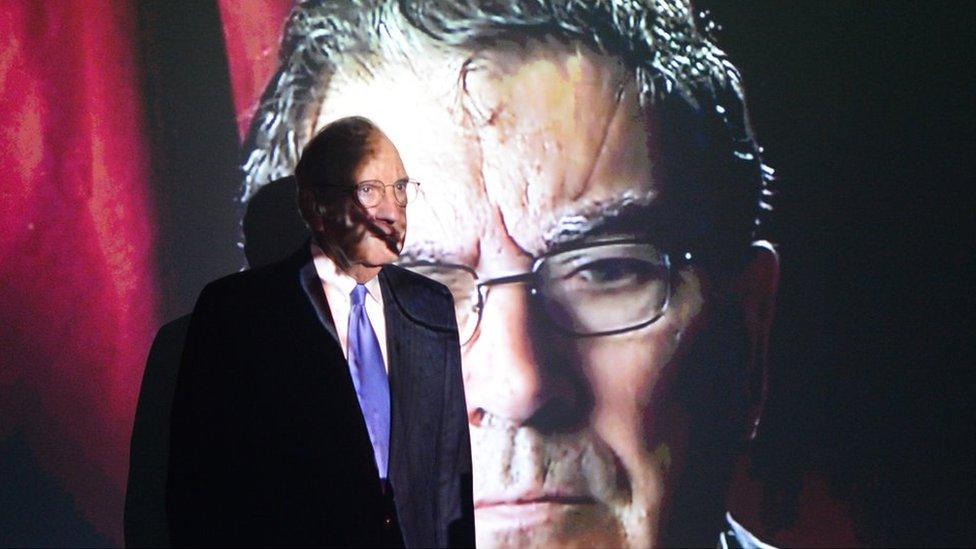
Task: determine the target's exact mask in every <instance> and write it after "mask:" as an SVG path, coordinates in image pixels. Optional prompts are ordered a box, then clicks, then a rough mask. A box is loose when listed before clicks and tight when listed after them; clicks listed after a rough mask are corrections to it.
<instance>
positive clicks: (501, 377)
mask: <svg viewBox="0 0 976 549" xmlns="http://www.w3.org/2000/svg"><path fill="white" fill-rule="evenodd" d="M538 321H539V319H535V318H534V314H533V310H532V304H531V300H530V296H529V295H528V292H527V290H526V288H525V286H523V285H521V284H512V285H504V286H496V287H493V288H491V290H490V296H489V298H488V299H487V301H486V302H485V309H484V312H483V313H482V317H481V324H480V326H479V329H478V334H477V336H476V339H475V340H473V341H472V342H471V344H470V345H469V346H468V347H467V349H466V350H465V355H464V361H465V370H466V372H465V373H466V375H465V390H466V393H467V397H468V399H467V401H468V417H469V421H470V422H471V424H472V425H475V426H477V425H482V424H483V423H484V422H490V421H493V420H496V419H501V420H503V421H505V422H507V423H511V424H515V425H517V426H520V427H521V426H533V427H535V428H537V429H540V430H565V429H567V428H570V427H572V426H574V425H576V424H578V423H579V421H580V419H581V409H580V408H581V403H582V400H583V399H582V398H581V394H580V390H579V386H580V385H579V383H578V382H577V380H578V376H575V379H574V375H573V374H572V373H570V372H569V370H571V369H572V368H571V367H570V368H567V367H566V366H567V365H566V364H563V365H562V367H561V368H559V369H558V370H557V369H554V368H552V367H547V366H551V361H555V360H561V361H571V360H572V359H571V358H569V357H568V356H561V355H562V353H560V352H559V351H556V350H555V349H553V348H552V347H551V346H550V345H547V343H546V342H545V340H546V339H548V338H547V337H546V334H545V330H546V328H544V327H540V326H535V324H537V323H538ZM547 347H548V348H547Z"/></svg>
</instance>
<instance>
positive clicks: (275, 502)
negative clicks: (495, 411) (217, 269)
mask: <svg viewBox="0 0 976 549" xmlns="http://www.w3.org/2000/svg"><path fill="white" fill-rule="evenodd" d="M380 286H381V288H382V291H383V304H384V313H385V317H386V331H387V351H388V360H389V369H390V397H391V416H392V417H391V432H390V466H389V476H390V481H391V483H392V485H393V490H394V493H395V500H396V510H397V515H398V517H399V522H400V528H401V531H402V534H403V540H404V542H405V543H406V545H407V546H448V545H468V546H471V545H473V544H474V518H473V517H474V512H473V506H472V498H471V456H470V442H469V438H468V427H467V419H466V410H465V403H464V392H463V387H462V380H461V363H460V350H459V346H458V334H457V327H456V323H455V319H454V306H453V301H452V299H451V295H450V293H449V291H448V290H447V289H446V288H445V287H444V286H442V285H440V284H438V283H436V282H433V281H431V280H429V279H427V278H424V277H422V276H420V275H417V274H415V273H412V272H410V271H407V270H404V269H401V268H399V267H395V266H386V267H384V268H383V269H382V271H381V272H380ZM343 321H344V319H343ZM384 501H385V500H384V497H383V492H382V488H381V485H380V482H379V479H378V475H377V470H376V465H375V462H374V459H373V453H372V446H371V445H370V441H369V436H368V433H367V430H366V425H365V422H364V421H363V417H362V412H361V411H360V408H359V402H358V400H357V399H356V393H355V389H354V388H353V384H352V379H351V377H350V374H349V368H348V365H347V363H346V360H345V358H344V356H343V353H342V349H341V347H340V345H339V342H338V339H337V338H336V333H335V324H334V321H333V319H332V318H331V314H330V312H329V307H328V305H327V303H326V300H325V294H324V292H323V290H322V285H321V283H320V281H319V279H318V276H317V274H316V272H315V267H314V264H313V263H312V260H311V255H310V253H309V250H308V247H307V246H306V247H304V248H303V249H302V250H300V251H299V252H297V253H296V254H294V255H293V256H292V257H290V258H288V259H286V260H284V261H283V262H280V263H276V264H272V265H269V266H267V267H262V268H259V269H255V270H250V271H244V272H241V273H237V274H234V275H231V276H228V277H225V278H222V279H220V280H217V281H215V282H213V283H211V284H209V285H208V286H207V287H206V288H204V290H203V292H201V294H200V297H199V299H198V301H197V304H196V308H195V309H194V312H193V318H192V320H191V322H190V328H189V332H188V334H187V338H186V344H185V350H184V354H183V363H182V365H181V368H180V373H179V377H178V380H177V387H176V394H175V397H174V402H173V415H172V433H171V450H170V471H169V478H168V482H167V513H168V518H169V523H170V536H171V541H172V542H173V544H174V545H305V546H307V545H346V546H348V545H356V546H374V545H379V544H380V543H382V539H383V538H382V534H381V532H382V529H383V521H384V509H385V505H384Z"/></svg>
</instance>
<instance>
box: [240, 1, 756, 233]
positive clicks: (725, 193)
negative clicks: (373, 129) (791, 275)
mask: <svg viewBox="0 0 976 549" xmlns="http://www.w3.org/2000/svg"><path fill="white" fill-rule="evenodd" d="M696 22H697V24H696ZM699 27H701V28H699ZM712 28H713V24H712V23H710V22H708V21H706V20H705V19H704V17H702V16H701V14H699V15H698V16H696V14H694V13H693V12H692V7H691V5H690V4H689V3H688V2H687V1H681V0H646V1H641V0H610V1H600V2H597V1H584V0H565V1H558V0H512V1H510V2H497V1H492V0H461V1H459V0H419V1H409V0H356V1H343V2H331V1H326V0H309V1H306V2H302V3H301V4H299V5H297V6H296V7H295V8H294V9H293V11H292V13H291V15H290V16H289V19H288V23H287V25H286V28H285V32H284V36H283V39H282V44H281V53H280V66H279V69H278V71H277V73H276V74H275V75H274V77H273V78H272V79H271V81H270V83H269V84H268V87H267V89H266V90H265V92H264V95H263V97H262V98H261V101H260V103H259V106H258V109H257V112H256V113H255V116H254V119H253V121H252V123H251V127H250V131H249V134H248V137H247V140H246V142H245V146H244V154H245V157H244V163H243V170H244V175H245V179H244V193H243V198H242V199H243V200H245V201H246V200H248V199H249V198H250V197H251V196H253V195H254V193H255V192H256V191H257V190H258V189H259V188H260V187H261V186H263V185H265V184H267V183H268V182H270V181H273V180H275V179H277V178H280V177H284V176H286V175H290V174H291V173H292V171H293V170H294V168H295V165H296V163H297V160H298V156H299V154H300V153H301V150H302V147H304V145H305V144H306V143H307V142H308V140H309V139H310V138H311V137H312V135H313V132H314V129H315V128H314V127H313V124H314V120H315V118H316V117H315V114H316V113H317V112H318V109H319V107H320V106H321V104H322V103H323V101H324V97H325V93H326V90H327V89H328V85H329V81H330V78H331V76H332V75H333V74H334V73H335V72H336V71H337V70H338V68H339V67H341V66H342V65H343V63H346V62H349V61H350V60H354V59H356V58H358V57H360V56H367V55H370V54H372V53H381V52H382V51H390V50H391V49H393V50H397V49H399V50H400V51H405V50H409V49H410V48H409V42H410V41H411V40H414V39H415V38H417V37H424V39H425V40H428V41H430V42H432V43H433V44H436V45H438V46H439V47H445V48H471V49H490V48H492V47H493V46H494V45H497V44H498V43H499V41H500V40H506V39H508V40H511V39H517V37H525V36H534V37H545V36H552V37H556V38H558V39H561V40H565V41H579V42H582V43H584V44H586V45H588V46H590V47H592V48H594V49H595V50H597V51H599V52H602V53H606V54H610V55H614V56H617V57H619V58H620V59H621V60H622V61H623V62H624V64H625V65H626V66H627V67H629V68H630V69H631V70H633V72H634V78H635V81H636V83H637V86H638V89H639V91H640V102H641V105H642V106H644V107H645V108H646V107H648V106H651V105H653V106H654V107H655V108H654V109H653V111H664V110H668V111H681V112H682V114H681V117H682V118H683V119H687V120H691V121H692V122H689V123H690V124H691V125H692V126H693V130H694V131H696V132H699V133H701V135H705V136H707V138H706V139H704V140H703V142H705V143H706V145H701V144H699V146H707V148H708V149H709V152H708V154H710V155H712V156H715V157H716V159H717V160H716V162H718V163H719V164H721V167H720V168H719V167H716V168H714V169H713V170H712V171H713V174H712V175H710V176H709V177H707V178H706V177H702V178H699V179H714V174H717V173H721V174H722V177H723V178H725V179H728V187H729V188H726V189H724V190H723V189H718V190H717V192H716V189H714V188H711V187H714V186H715V185H716V183H715V182H714V181H711V182H703V181H695V182H692V183H693V184H692V185H691V186H690V187H688V190H687V192H688V193H695V192H699V193H700V192H701V191H703V190H706V189H705V186H706V185H707V186H708V187H709V188H710V189H711V190H710V193H711V194H713V195H714V197H715V198H714V200H713V202H714V204H712V206H711V207H710V209H711V210H716V209H728V208H732V209H733V210H736V211H738V213H739V215H737V216H736V215H733V214H724V217H729V218H730V219H731V218H735V220H734V221H730V222H731V223H732V225H733V226H731V227H724V229H722V230H721V231H708V232H709V233H711V234H713V235H714V234H717V233H724V232H726V231H728V230H731V231H733V232H734V233H735V234H737V235H738V237H737V238H735V239H734V240H735V241H736V242H735V244H741V243H742V242H744V241H748V240H751V239H756V238H759V237H760V229H761V228H762V223H761V221H762V220H763V218H764V216H765V215H766V213H767V212H768V211H769V210H771V207H770V206H769V204H768V200H767V198H768V197H769V196H770V195H771V194H772V193H771V191H770V190H769V184H770V182H771V181H772V170H771V169H769V168H768V167H767V166H765V165H764V164H763V162H762V159H761V149H760V147H759V146H758V144H757V143H756V140H755V138H754V137H753V133H752V130H751V128H750V126H749V122H748V117H747V115H746V108H745V99H744V93H743V89H742V84H741V79H740V75H739V71H738V70H737V69H736V67H735V66H734V65H733V64H732V63H731V62H730V61H729V60H728V58H727V57H726V55H725V53H724V52H723V51H722V50H721V49H719V48H718V46H717V45H716V44H715V41H714V39H713V38H712V37H711V31H712ZM666 117H667V120H668V121H669V122H673V120H674V118H675V115H673V114H672V115H666ZM700 141H702V140H700ZM675 147H676V149H682V150H684V149H688V145H687V144H680V145H676V146H675ZM685 164H686V165H689V166H692V165H694V162H691V161H686V162H685ZM669 171H670V172H672V173H678V172H680V171H681V170H679V169H678V168H675V169H672V170H669ZM682 179H688V178H682ZM689 196H690V194H689ZM701 196H702V195H698V197H697V198H696V200H700V199H701Z"/></svg>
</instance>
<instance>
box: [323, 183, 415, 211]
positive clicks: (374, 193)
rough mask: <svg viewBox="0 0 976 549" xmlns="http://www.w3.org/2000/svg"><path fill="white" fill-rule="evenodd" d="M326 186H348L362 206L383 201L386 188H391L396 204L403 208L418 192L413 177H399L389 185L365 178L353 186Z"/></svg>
mask: <svg viewBox="0 0 976 549" xmlns="http://www.w3.org/2000/svg"><path fill="white" fill-rule="evenodd" d="M327 186H328V187H340V188H348V189H351V190H352V191H353V194H354V195H355V197H356V200H357V201H359V203H360V204H361V205H362V206H363V207H364V208H373V207H376V206H378V205H379V204H380V202H382V201H383V197H385V196H386V188H387V187H392V188H393V200H394V201H395V202H396V203H397V206H400V207H401V208H405V207H406V206H407V204H409V203H410V202H411V201H413V200H414V199H416V198H417V195H419V194H420V182H419V181H415V180H413V179H401V180H399V181H396V182H394V183H390V184H389V185H387V184H385V183H383V182H382V181H380V180H378V179H367V180H366V181H360V182H359V183H356V185H355V186H352V187H347V186H345V185H327Z"/></svg>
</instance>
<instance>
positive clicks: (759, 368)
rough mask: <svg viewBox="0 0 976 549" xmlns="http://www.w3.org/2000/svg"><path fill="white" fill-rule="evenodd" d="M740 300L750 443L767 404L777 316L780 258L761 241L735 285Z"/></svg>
mask: <svg viewBox="0 0 976 549" xmlns="http://www.w3.org/2000/svg"><path fill="white" fill-rule="evenodd" d="M738 283H739V288H738V289H739V295H740V296H741V298H742V314H743V318H744V320H745V326H746V333H747V334H748V337H749V364H748V365H747V370H746V373H747V388H748V395H747V398H748V403H749V407H748V417H747V421H748V426H749V435H748V438H749V440H753V439H755V438H756V437H757V436H758V435H759V423H760V420H761V419H762V412H763V406H764V405H765V403H766V383H767V374H768V372H767V358H768V357H767V355H768V351H769V333H770V331H771V329H772V326H773V317H774V316H775V312H776V291H777V289H778V287H779V254H778V253H776V249H775V248H774V247H773V245H772V244H771V243H770V242H768V241H766V240H760V241H756V242H753V244H752V248H751V250H750V258H749V261H748V263H747V264H746V267H745V269H743V271H742V275H741V277H740V279H739V281H738Z"/></svg>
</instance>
